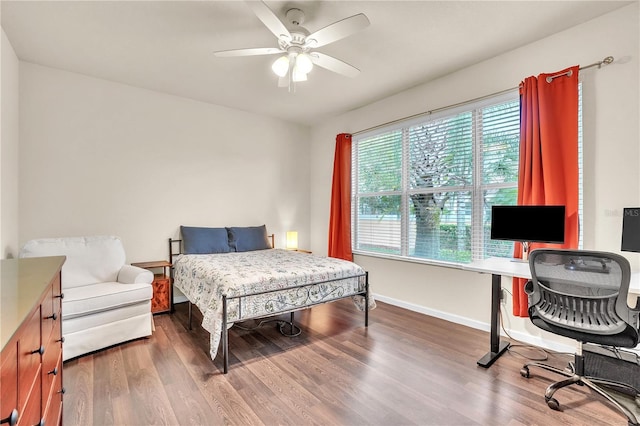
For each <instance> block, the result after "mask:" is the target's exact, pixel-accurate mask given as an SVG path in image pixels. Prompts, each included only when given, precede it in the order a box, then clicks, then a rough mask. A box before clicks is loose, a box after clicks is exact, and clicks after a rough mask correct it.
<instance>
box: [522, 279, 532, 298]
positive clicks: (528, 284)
mask: <svg viewBox="0 0 640 426" xmlns="http://www.w3.org/2000/svg"><path fill="white" fill-rule="evenodd" d="M524 292H525V293H526V294H527V296H531V295H532V294H533V281H531V280H529V281H527V282H526V283H525V284H524Z"/></svg>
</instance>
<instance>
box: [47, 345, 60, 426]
mask: <svg viewBox="0 0 640 426" xmlns="http://www.w3.org/2000/svg"><path fill="white" fill-rule="evenodd" d="M54 368H56V371H57V374H55V375H54V374H48V373H47V372H45V373H44V374H45V375H47V376H48V377H49V378H50V379H49V380H48V385H49V388H48V389H47V387H45V386H44V384H43V386H42V391H43V395H42V400H43V401H44V404H46V405H45V407H44V408H45V411H44V412H45V417H44V424H45V426H55V425H59V424H60V421H61V420H62V398H63V391H62V353H60V357H59V358H58V362H57V364H55V366H54ZM49 371H52V370H49Z"/></svg>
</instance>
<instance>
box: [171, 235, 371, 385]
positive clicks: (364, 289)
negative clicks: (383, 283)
mask: <svg viewBox="0 0 640 426" xmlns="http://www.w3.org/2000/svg"><path fill="white" fill-rule="evenodd" d="M270 238H271V241H272V246H273V239H274V236H273V234H272V235H271V236H270ZM174 244H178V251H177V252H174V246H173V245H174ZM181 254H182V240H181V239H173V238H169V262H170V263H171V264H172V266H171V268H170V278H171V285H173V282H174V280H173V259H174V257H175V256H179V255H181ZM348 278H358V290H357V291H356V292H355V293H349V294H339V295H338V297H334V298H332V299H330V300H324V299H326V298H327V297H328V296H335V294H333V293H330V294H328V295H324V296H323V297H322V298H320V299H318V300H316V301H313V300H312V299H313V298H312V297H311V290H312V289H313V288H315V287H316V286H319V285H321V284H326V283H330V282H334V281H340V280H344V279H348ZM362 281H364V283H363V282H362ZM295 289H298V290H299V291H300V290H302V291H306V292H307V298H306V300H307V301H311V303H305V304H304V305H299V306H296V307H294V308H291V309H284V310H281V311H277V312H273V313H272V314H270V315H266V316H265V315H259V316H247V317H243V316H242V300H243V298H248V297H252V296H259V295H264V294H270V293H274V294H275V293H279V292H282V291H287V290H295ZM352 296H363V297H364V326H365V327H368V326H369V272H367V271H365V273H364V274H359V275H354V276H351V277H346V278H335V279H330V280H324V281H318V282H315V283H311V284H301V285H297V286H292V287H287V288H284V289H282V288H280V289H276V290H266V291H260V292H255V293H249V294H243V295H240V296H231V297H230V296H227V295H226V294H224V295H222V342H221V343H222V359H223V371H224V374H227V372H228V371H229V330H228V329H227V325H228V306H229V302H230V301H232V300H237V301H238V319H237V320H235V321H248V320H254V319H259V318H269V317H273V316H277V315H282V314H290V315H291V316H290V319H289V322H288V325H289V326H290V330H291V331H290V333H285V332H283V330H282V327H281V328H280V332H281V333H282V334H283V335H285V336H289V337H293V336H297V335H298V334H299V333H295V332H294V329H295V328H298V327H297V326H295V325H294V323H293V319H294V313H295V312H296V311H300V310H302V309H307V308H311V307H313V306H317V305H321V304H325V303H330V302H335V301H336V300H341V299H345V298H347V297H352ZM188 299H189V298H188V297H187V300H188ZM188 303H189V313H188V327H189V330H191V329H192V327H191V317H192V315H191V314H192V303H191V301H190V300H188ZM173 310H174V309H173V299H172V300H171V312H173ZM235 321H234V322H235ZM283 322H284V321H283ZM285 323H286V322H285ZM298 329H299V328H298Z"/></svg>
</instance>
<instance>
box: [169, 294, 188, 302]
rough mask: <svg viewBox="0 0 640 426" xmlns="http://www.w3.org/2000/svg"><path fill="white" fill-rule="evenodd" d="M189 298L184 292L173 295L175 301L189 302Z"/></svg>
mask: <svg viewBox="0 0 640 426" xmlns="http://www.w3.org/2000/svg"><path fill="white" fill-rule="evenodd" d="M188 301H189V299H187V296H185V295H184V294H180V295H175V296H173V303H174V304H175V303H184V302H188Z"/></svg>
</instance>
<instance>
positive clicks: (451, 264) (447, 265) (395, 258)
mask: <svg viewBox="0 0 640 426" xmlns="http://www.w3.org/2000/svg"><path fill="white" fill-rule="evenodd" d="M353 254H354V255H356V256H367V257H375V258H378V259H385V260H393V261H400V262H409V263H418V264H421V265H429V266H439V267H442V268H450V269H465V265H467V264H466V263H459V262H447V261H444V260H430V259H417V258H411V257H403V256H394V255H389V254H385V255H381V254H375V253H370V252H362V251H357V250H355V251H353Z"/></svg>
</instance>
